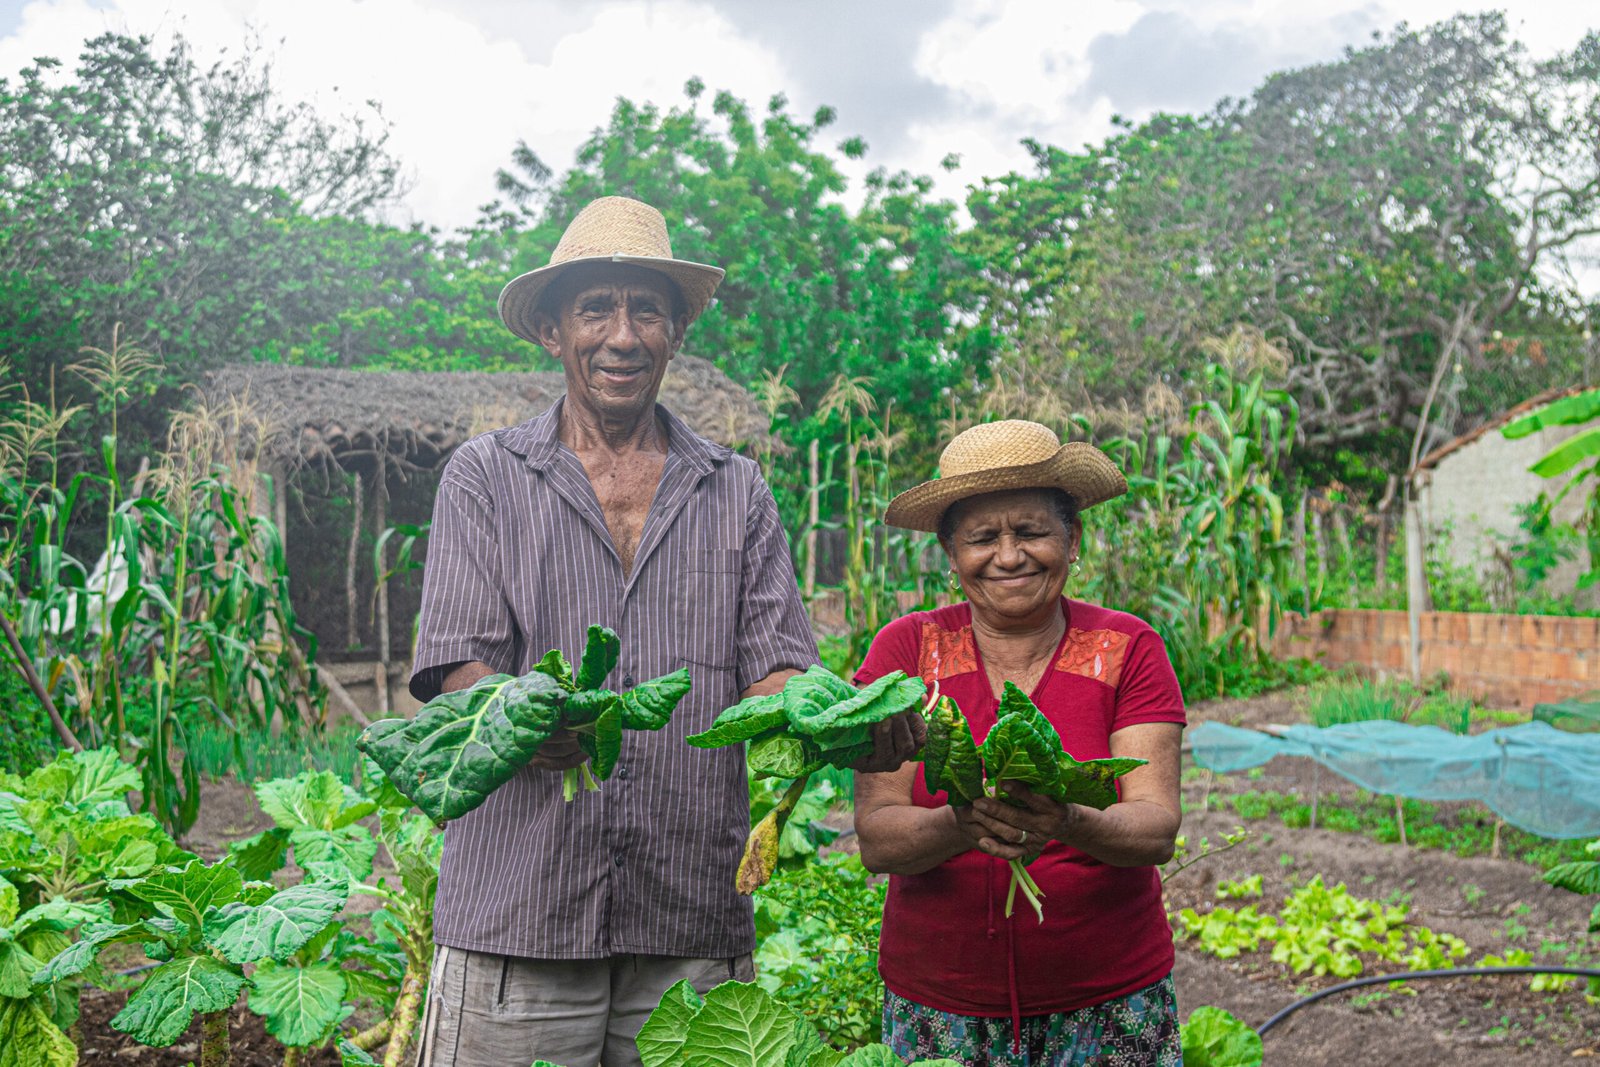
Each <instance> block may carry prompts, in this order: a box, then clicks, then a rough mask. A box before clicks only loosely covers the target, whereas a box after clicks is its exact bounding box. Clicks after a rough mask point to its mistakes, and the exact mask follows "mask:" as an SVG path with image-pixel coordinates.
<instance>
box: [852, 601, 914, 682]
mask: <svg viewBox="0 0 1600 1067" xmlns="http://www.w3.org/2000/svg"><path fill="white" fill-rule="evenodd" d="M921 647H922V625H921V621H920V620H919V619H918V618H917V616H915V615H903V616H901V617H900V618H898V619H896V620H894V622H891V623H890V624H889V625H888V626H885V627H884V628H883V629H881V630H879V631H878V636H877V637H874V638H873V639H872V647H871V648H869V649H867V658H866V659H865V660H864V661H862V664H861V669H860V670H858V671H856V673H855V676H854V677H853V678H852V679H851V681H853V682H855V684H856V685H866V684H867V683H868V682H875V681H877V680H878V679H879V678H882V677H883V676H884V675H886V674H888V673H889V672H890V671H905V672H906V673H907V674H916V673H917V653H918V651H919V650H920V649H921Z"/></svg>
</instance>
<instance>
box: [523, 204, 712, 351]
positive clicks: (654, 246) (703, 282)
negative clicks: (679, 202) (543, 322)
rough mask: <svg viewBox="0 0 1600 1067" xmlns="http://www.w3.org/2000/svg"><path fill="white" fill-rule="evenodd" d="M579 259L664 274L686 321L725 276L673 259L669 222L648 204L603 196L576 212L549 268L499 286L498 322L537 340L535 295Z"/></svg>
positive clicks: (697, 313)
mask: <svg viewBox="0 0 1600 1067" xmlns="http://www.w3.org/2000/svg"><path fill="white" fill-rule="evenodd" d="M578 263H627V264H631V265H632V266H636V267H648V268H650V269H651V270H654V271H659V272H661V273H662V274H665V275H666V276H667V277H669V278H671V279H672V280H673V281H674V282H676V283H677V285H678V289H679V291H681V292H682V293H683V302H684V306H685V307H686V308H687V309H688V312H689V321H690V322H693V321H694V320H695V319H697V318H699V316H700V313H701V312H702V311H704V310H705V309H706V305H707V304H709V303H711V294H712V293H714V292H716V291H717V283H718V282H720V281H722V274H723V271H722V268H721V267H712V266H708V265H707V264H704V263H691V262H689V261H688V260H686V259H673V258H672V243H671V242H670V241H669V240H668V239H667V220H666V219H664V218H662V217H661V212H659V211H657V210H656V209H655V208H653V207H651V206H650V205H649V204H645V203H641V202H640V201H638V200H630V199H628V198H627V197H625V196H602V197H600V198H599V199H598V200H591V201H590V202H589V203H588V204H587V205H585V207H584V209H583V210H582V211H580V212H578V217H577V218H575V219H573V220H572V222H571V224H570V225H568V226H567V232H566V233H563V234H562V235H561V243H560V244H558V245H556V250H555V252H553V253H551V256H550V262H549V264H548V265H547V266H543V267H540V268H539V269H538V270H532V271H529V272H528V273H527V274H523V275H519V276H518V277H515V278H513V279H511V281H510V283H509V284H508V285H507V286H506V287H505V288H504V289H502V290H500V321H501V322H503V323H505V324H506V326H507V327H508V328H509V329H510V330H511V332H512V333H514V334H516V335H517V336H518V337H520V338H522V339H523V340H524V341H532V342H533V343H535V344H538V343H539V339H538V337H536V336H535V335H534V330H533V312H534V309H535V308H537V307H538V306H539V297H540V295H541V294H542V293H543V292H544V291H545V290H546V289H547V288H549V287H550V283H551V282H553V281H555V279H556V277H557V276H558V275H560V273H561V272H562V271H563V270H566V269H567V268H568V267H571V266H573V265H575V264H578Z"/></svg>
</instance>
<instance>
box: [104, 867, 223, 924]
mask: <svg viewBox="0 0 1600 1067" xmlns="http://www.w3.org/2000/svg"><path fill="white" fill-rule="evenodd" d="M112 888H113V889H121V890H122V891H124V892H126V893H128V894H130V895H132V896H135V897H138V898H139V899H140V900H143V901H145V902H146V903H149V904H154V905H155V906H156V907H157V908H158V909H160V910H161V911H162V912H163V913H164V914H166V915H170V916H172V917H173V918H175V919H178V920H179V921H181V922H182V923H184V924H185V925H186V926H187V927H188V928H189V929H191V930H198V929H200V926H201V923H202V922H203V921H204V919H205V914H206V910H207V909H208V908H213V907H221V906H222V905H224V904H228V903H230V902H232V901H236V900H238V899H239V894H240V892H241V891H242V890H243V888H244V879H243V878H241V877H240V876H239V872H238V871H237V870H235V869H234V868H233V867H230V866H228V865H227V864H226V863H218V864H216V865H215V866H212V867H207V866H206V865H205V864H204V863H202V862H201V861H200V860H191V861H190V862H189V864H188V865H187V866H185V867H183V868H181V869H177V870H166V871H161V872H159V873H157V874H151V875H147V876H146V877H144V878H140V879H138V880H137V881H132V882H113V883H112Z"/></svg>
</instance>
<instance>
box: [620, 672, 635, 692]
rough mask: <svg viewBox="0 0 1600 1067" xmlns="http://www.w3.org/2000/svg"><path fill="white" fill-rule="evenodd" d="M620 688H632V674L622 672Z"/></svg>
mask: <svg viewBox="0 0 1600 1067" xmlns="http://www.w3.org/2000/svg"><path fill="white" fill-rule="evenodd" d="M622 688H624V689H632V688H633V675H631V674H624V675H623V676H622Z"/></svg>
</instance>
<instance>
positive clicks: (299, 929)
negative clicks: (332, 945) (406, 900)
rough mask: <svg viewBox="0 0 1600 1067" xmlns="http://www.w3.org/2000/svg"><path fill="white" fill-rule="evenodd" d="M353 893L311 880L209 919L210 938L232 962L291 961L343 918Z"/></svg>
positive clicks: (335, 884) (230, 907) (231, 906)
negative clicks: (331, 925)
mask: <svg viewBox="0 0 1600 1067" xmlns="http://www.w3.org/2000/svg"><path fill="white" fill-rule="evenodd" d="M347 895H348V888H347V886H345V885H341V884H340V883H338V882H330V881H323V882H306V883H302V884H300V885H294V886H290V887H289V888H287V889H281V890H279V891H278V892H276V893H274V894H272V896H270V897H268V898H267V899H266V900H264V901H262V902H261V903H260V904H254V905H252V904H245V903H243V902H236V903H233V904H229V905H228V906H227V907H225V908H222V909H221V910H220V911H217V912H213V913H212V914H211V915H210V916H209V917H208V918H207V919H206V923H205V939H206V940H207V941H208V942H210V943H211V944H212V945H214V946H215V947H216V948H217V950H218V951H219V952H221V953H222V955H223V957H224V958H225V959H227V960H228V961H229V962H231V963H254V962H256V961H257V960H264V959H274V960H286V959H288V958H289V957H290V956H291V955H293V954H294V953H295V952H296V951H298V950H299V949H300V947H301V946H302V945H304V944H305V943H306V942H308V941H310V940H311V939H312V937H314V936H315V935H316V934H317V932H318V931H320V930H321V929H322V928H323V927H324V926H326V925H328V923H330V922H332V921H333V920H334V919H335V918H336V917H337V916H338V914H339V912H340V911H342V910H343V909H344V905H345V900H346V899H347Z"/></svg>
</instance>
